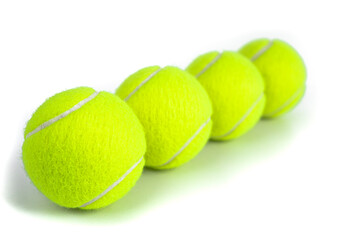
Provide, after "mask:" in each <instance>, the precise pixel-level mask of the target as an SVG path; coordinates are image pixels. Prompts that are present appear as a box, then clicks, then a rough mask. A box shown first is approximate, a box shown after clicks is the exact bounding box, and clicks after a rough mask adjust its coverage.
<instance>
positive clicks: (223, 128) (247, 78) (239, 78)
mask: <svg viewBox="0 0 360 240" xmlns="http://www.w3.org/2000/svg"><path fill="white" fill-rule="evenodd" d="M187 71H189V72H190V73H191V74H193V75H194V76H196V77H197V79H198V81H199V82H200V83H201V84H202V86H203V87H204V88H205V89H206V91H207V93H208V94H209V96H210V98H211V100H212V103H213V110H214V113H213V116H212V120H213V123H214V125H213V129H212V133H211V138H212V139H213V140H229V139H234V138H236V137H238V136H240V135H242V134H244V133H246V132H247V131H248V130H249V129H251V128H252V127H253V126H254V125H255V124H256V123H257V122H258V121H259V119H260V117H261V115H262V112H263V109H264V106H265V95H264V83H263V79H262V77H261V74H260V73H259V71H258V70H257V69H256V67H255V66H254V65H253V64H252V63H251V61H249V60H248V59H247V58H245V57H244V56H242V55H240V54H238V53H236V52H231V51H225V52H222V53H219V52H209V53H206V54H203V55H201V56H199V57H197V58H196V59H195V60H194V61H193V62H192V63H191V64H190V65H189V66H188V67H187Z"/></svg>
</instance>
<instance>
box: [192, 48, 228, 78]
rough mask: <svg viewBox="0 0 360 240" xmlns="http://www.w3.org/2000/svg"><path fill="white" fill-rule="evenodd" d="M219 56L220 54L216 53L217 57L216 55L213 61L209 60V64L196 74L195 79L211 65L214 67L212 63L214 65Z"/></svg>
mask: <svg viewBox="0 0 360 240" xmlns="http://www.w3.org/2000/svg"><path fill="white" fill-rule="evenodd" d="M221 55H222V53H218V55H216V57H214V59H213V60H211V62H209V63H208V64H207V65H206V66H205V67H204V68H203V69H202V70H201V71H200V72H199V73H198V74H196V75H195V77H196V78H198V77H200V76H201V75H202V74H203V73H204V72H206V71H207V70H208V69H209V68H210V67H211V66H212V65H214V63H216V62H217V61H218V60H219V59H220V57H221Z"/></svg>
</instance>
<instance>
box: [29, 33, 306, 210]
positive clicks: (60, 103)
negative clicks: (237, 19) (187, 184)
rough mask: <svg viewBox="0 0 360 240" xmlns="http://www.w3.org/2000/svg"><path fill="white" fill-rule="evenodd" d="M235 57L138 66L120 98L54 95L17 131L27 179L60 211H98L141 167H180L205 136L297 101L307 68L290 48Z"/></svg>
mask: <svg viewBox="0 0 360 240" xmlns="http://www.w3.org/2000/svg"><path fill="white" fill-rule="evenodd" d="M239 52H240V53H241V54H239V53H237V52H232V51H224V52H222V53H219V52H209V53H206V54H203V55H201V56H199V57H198V58H196V59H195V60H194V61H193V62H192V63H191V64H190V65H189V66H188V67H187V69H186V70H187V71H184V70H181V69H179V68H176V67H165V68H160V67H158V66H153V67H147V68H144V69H141V70H139V71H138V72H136V73H134V74H132V75H131V76H129V77H128V78H127V79H126V80H125V81H124V82H123V83H122V84H121V86H120V87H119V88H118V89H117V91H116V95H117V96H119V97H120V98H119V97H117V96H115V95H113V94H111V93H107V92H95V90H93V89H92V88H87V87H80V88H75V89H72V90H68V91H64V92H61V93H58V94H56V95H54V96H53V97H51V98H49V99H48V100H47V101H45V102H44V103H43V104H42V105H41V106H40V107H39V108H38V109H37V110H36V112H35V113H34V114H33V116H32V118H31V119H30V120H29V121H28V123H27V126H26V129H25V134H24V135H25V141H24V144H23V162H24V167H25V170H26V172H27V174H28V176H29V177H30V179H31V180H32V182H33V184H34V185H35V186H36V187H37V189H39V190H40V191H41V192H42V193H43V194H44V195H45V196H46V197H48V198H49V199H50V200H52V201H53V202H55V203H57V204H58V205H61V206H64V207H67V208H82V209H96V208H101V207H104V206H107V205H109V204H111V203H113V202H115V201H116V200H118V199H119V198H121V197H122V196H123V195H125V194H126V193H127V192H128V191H129V190H130V189H131V188H132V187H133V185H134V184H135V182H136V181H137V180H138V178H139V177H140V175H141V173H142V169H143V167H144V165H146V166H148V167H151V168H155V169H169V168H174V167H177V166H180V165H182V164H184V163H185V162H187V161H189V160H190V159H192V158H193V157H195V156H196V155H197V154H198V153H199V151H200V150H201V149H202V148H203V147H204V145H205V144H206V142H207V141H208V139H209V137H210V138H211V139H214V140H229V139H233V138H236V137H238V136H240V135H242V134H244V133H245V132H247V131H248V130H249V129H251V128H252V127H253V126H254V125H255V124H256V123H257V122H258V120H259V119H260V118H261V117H262V116H263V117H268V118H273V117H277V116H279V115H281V114H283V113H285V112H287V111H289V110H290V109H291V108H293V107H294V106H295V105H296V104H297V103H298V102H299V101H300V99H301V98H302V96H303V95H304V91H305V79H306V70H305V66H304V63H303V61H302V59H301V57H300V56H299V54H298V53H297V52H296V51H295V50H294V49H293V48H292V47H291V46H290V45H288V44H287V43H285V42H283V41H281V40H268V39H259V40H255V41H252V42H250V43H248V44H246V45H245V46H244V47H243V48H241V49H240V50H239ZM194 76H195V77H196V78H197V80H196V78H195V77H194ZM121 99H123V100H124V101H123V100H121ZM125 102H126V103H125ZM145 139H146V140H145Z"/></svg>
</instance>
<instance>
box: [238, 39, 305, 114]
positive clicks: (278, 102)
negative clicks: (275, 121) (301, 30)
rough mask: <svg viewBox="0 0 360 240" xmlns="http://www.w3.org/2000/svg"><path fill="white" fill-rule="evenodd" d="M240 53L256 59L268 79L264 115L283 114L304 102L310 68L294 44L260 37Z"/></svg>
mask: <svg viewBox="0 0 360 240" xmlns="http://www.w3.org/2000/svg"><path fill="white" fill-rule="evenodd" d="M239 52H240V53H241V54H243V55H245V56H246V57H248V58H249V59H251V60H252V61H253V63H254V64H255V65H256V67H257V68H258V69H259V71H260V72H261V74H262V76H263V78H264V81H265V94H266V97H267V102H266V106H265V110H264V113H263V116H264V117H266V118H273V117H277V116H280V115H282V114H284V113H286V112H288V111H290V110H291V109H292V108H294V107H295V106H296V105H297V104H298V103H299V102H300V100H301V99H302V97H303V96H304V93H305V80H306V68H305V64H304V62H303V60H302V58H301V56H300V55H299V53H297V52H296V50H295V49H294V48H293V47H291V46H290V45H289V44H287V43H286V42H284V41H281V40H278V39H276V40H269V39H257V40H254V41H252V42H249V43H248V44H246V45H245V46H244V47H242V48H241V49H240V50H239Z"/></svg>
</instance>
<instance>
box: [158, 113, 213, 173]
mask: <svg viewBox="0 0 360 240" xmlns="http://www.w3.org/2000/svg"><path fill="white" fill-rule="evenodd" d="M210 120H211V117H209V118H208V119H207V120H206V122H205V123H203V124H202V125H201V126H200V127H199V128H198V130H196V132H195V133H194V134H193V135H192V136H191V137H190V138H189V139H188V140H187V141H186V142H185V144H184V145H183V146H182V147H181V148H180V149H179V150H178V151H177V152H176V153H175V154H174V155H173V156H172V157H171V158H170V159H169V160H167V161H166V162H165V163H163V164H161V165H158V166H156V167H163V166H165V165H167V164H169V163H171V162H172V161H173V160H174V159H175V158H176V157H177V156H179V155H180V153H181V152H182V151H184V149H185V148H186V147H187V146H189V145H190V143H191V142H192V141H193V140H194V139H195V138H196V136H198V135H199V133H200V132H201V131H202V130H203V129H204V128H205V126H206V125H207V124H208V123H209V122H210Z"/></svg>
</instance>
